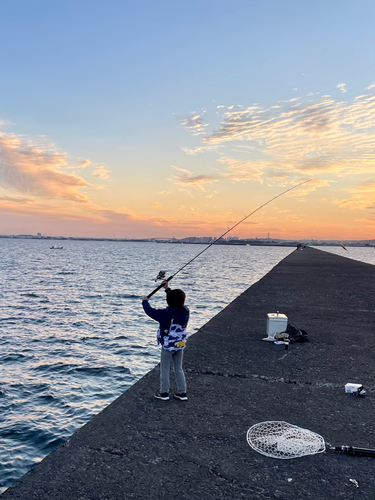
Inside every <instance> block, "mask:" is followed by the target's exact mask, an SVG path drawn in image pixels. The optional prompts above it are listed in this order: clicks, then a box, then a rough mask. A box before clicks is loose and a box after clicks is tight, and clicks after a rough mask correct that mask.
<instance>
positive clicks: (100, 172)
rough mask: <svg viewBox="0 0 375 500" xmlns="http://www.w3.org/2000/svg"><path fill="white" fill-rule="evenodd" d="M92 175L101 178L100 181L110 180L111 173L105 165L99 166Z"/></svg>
mask: <svg viewBox="0 0 375 500" xmlns="http://www.w3.org/2000/svg"><path fill="white" fill-rule="evenodd" d="M92 175H93V176H94V177H99V179H109V171H108V169H107V168H106V167H104V166H103V165H99V166H98V167H96V169H95V170H94V172H93V173H92Z"/></svg>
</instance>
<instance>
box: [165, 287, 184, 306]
mask: <svg viewBox="0 0 375 500" xmlns="http://www.w3.org/2000/svg"><path fill="white" fill-rule="evenodd" d="M167 303H168V305H169V306H170V307H175V308H177V309H180V308H181V307H183V305H184V304H185V292H183V291H182V290H180V289H179V288H175V289H174V290H171V291H170V292H168V293H167Z"/></svg>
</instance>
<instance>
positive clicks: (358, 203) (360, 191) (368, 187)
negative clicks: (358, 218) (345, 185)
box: [334, 179, 375, 210]
mask: <svg viewBox="0 0 375 500" xmlns="http://www.w3.org/2000/svg"><path fill="white" fill-rule="evenodd" d="M349 192H350V193H351V195H352V196H351V198H348V199H345V200H336V201H335V202H334V203H335V204H336V205H338V206H339V207H342V208H349V209H350V210H366V209H374V208H375V179H371V180H368V181H366V182H363V183H362V184H359V185H358V186H355V187H353V188H351V189H350V190H349Z"/></svg>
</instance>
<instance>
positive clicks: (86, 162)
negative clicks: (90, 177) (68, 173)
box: [77, 159, 92, 168]
mask: <svg viewBox="0 0 375 500" xmlns="http://www.w3.org/2000/svg"><path fill="white" fill-rule="evenodd" d="M89 165H92V161H91V160H88V159H85V160H81V161H80V162H78V165H77V167H78V168H86V167H88V166H89Z"/></svg>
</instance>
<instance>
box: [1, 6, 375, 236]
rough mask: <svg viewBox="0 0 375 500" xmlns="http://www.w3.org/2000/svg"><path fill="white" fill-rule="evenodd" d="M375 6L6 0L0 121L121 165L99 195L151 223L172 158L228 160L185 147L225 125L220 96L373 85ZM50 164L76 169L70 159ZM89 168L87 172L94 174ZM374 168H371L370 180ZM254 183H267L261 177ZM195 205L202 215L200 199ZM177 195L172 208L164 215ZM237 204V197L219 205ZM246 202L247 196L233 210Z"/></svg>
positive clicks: (299, 93)
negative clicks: (193, 123) (199, 121)
mask: <svg viewBox="0 0 375 500" xmlns="http://www.w3.org/2000/svg"><path fill="white" fill-rule="evenodd" d="M374 11H375V5H374V3H373V2H370V1H360V2H349V1H340V2H337V1H332V2H330V1H328V2H327V1H325V2H322V1H316V2H300V1H298V2H297V1H285V2H280V1H267V0H265V1H249V0H247V1H232V2H229V1H225V2H224V1H211V0H210V1H199V2H198V1H190V2H172V1H160V2H155V1H153V2H151V1H139V2H126V1H125V2H124V1H121V2H120V1H113V0H112V1H107V2H97V1H82V0H75V1H64V2H55V1H46V0H44V1H40V0H39V1H38V0H35V1H33V2H30V1H17V0H15V1H13V2H6V3H4V4H3V5H2V14H1V18H0V39H1V40H0V43H1V46H2V56H1V61H2V62H1V79H0V92H1V95H2V99H1V104H0V123H2V126H1V129H0V130H1V131H2V132H3V133H4V134H14V135H15V136H16V137H19V138H22V141H23V142H22V141H21V142H22V143H23V144H26V143H27V141H29V142H30V141H32V142H33V144H35V143H38V140H39V142H40V141H41V139H38V138H41V137H43V138H44V139H43V140H44V141H47V142H51V143H53V144H54V146H53V148H52V149H53V150H54V151H55V152H56V151H58V152H60V153H61V152H63V153H64V154H65V155H66V157H67V158H68V160H67V161H68V163H69V162H70V163H71V164H74V162H75V164H77V163H79V162H83V161H84V160H85V159H89V161H90V162H91V166H92V170H91V173H92V172H93V168H94V166H95V168H98V166H99V167H102V169H105V170H106V171H108V172H110V175H109V174H108V176H107V177H106V180H105V182H106V185H105V186H104V185H103V186H102V189H99V188H100V185H96V187H97V188H98V189H96V190H95V189H92V192H91V193H90V195H89V199H90V201H91V202H92V203H94V204H95V205H96V207H97V208H98V207H102V208H104V207H105V206H106V207H107V209H110V210H115V211H117V212H121V213H126V214H130V213H131V214H133V215H132V216H134V217H140V218H143V219H149V222H150V225H149V226H147V227H145V229H144V231H145V232H149V231H151V229H152V224H154V223H155V220H151V219H152V217H153V216H154V213H155V210H151V207H150V209H149V210H148V209H147V206H148V205H147V203H149V202H150V203H151V201H152V203H154V204H155V203H156V204H157V203H161V202H160V201H158V200H157V199H156V198H155V199H153V200H151V201H150V198H151V197H152V196H153V193H154V191H155V190H157V192H162V190H163V188H162V186H163V185H166V186H169V184H168V183H170V181H169V180H168V179H169V178H170V177H171V175H172V173H171V165H173V166H176V167H177V168H180V169H185V170H188V171H190V172H193V173H194V174H195V175H199V174H202V175H206V174H207V171H208V170H209V169H211V170H212V169H215V168H216V165H217V161H218V160H217V155H218V153H217V151H215V152H212V151H206V152H205V154H204V155H200V156H199V155H196V156H195V157H193V156H192V155H189V154H188V155H187V154H186V149H190V150H193V149H194V148H197V147H199V145H201V137H197V135H200V136H202V134H203V132H208V131H210V133H212V132H213V131H215V130H218V129H219V127H220V124H222V123H223V116H222V115H220V111H219V112H218V110H220V109H221V108H218V106H225V107H227V108H228V107H230V106H236V105H240V106H243V107H245V108H246V107H249V106H252V105H253V104H254V103H259V104H260V105H261V106H262V107H263V108H267V109H269V108H272V107H273V106H276V105H277V103H279V102H280V101H288V100H290V99H293V98H296V97H298V98H299V99H301V100H307V99H308V96H309V94H315V95H330V96H332V98H333V99H335V100H336V102H338V101H339V100H340V101H346V102H354V100H355V99H356V98H357V97H358V96H360V95H362V94H363V92H364V91H365V89H366V88H367V87H369V86H370V85H371V84H372V83H373V82H374V80H375V76H374V68H375V65H374V53H375V52H374V38H375V37H374V24H373V20H374ZM340 83H342V84H344V87H341V89H340V88H339V87H337V86H338V85H339V84H340ZM343 90H344V91H345V92H343ZM194 115H200V116H203V115H205V117H206V118H205V119H206V122H207V123H206V125H207V126H206V129H204V130H203V129H202V131H200V134H190V133H188V130H187V128H188V129H189V127H185V126H184V125H186V123H187V122H186V120H188V119H189V117H192V116H194ZM25 141H26V143H25ZM17 147H18V149H19V148H20V147H21V146H20V145H19V146H17ZM42 148H44V149H43V150H44V151H47V150H48V147H47V146H46V144H44V145H43V146H42ZM317 149H319V148H317ZM367 150H368V151H370V150H371V147H369V146H368V145H367V149H366V151H367ZM197 156H198V157H197ZM254 158H255V157H253V159H254ZM237 159H241V160H243V161H245V160H246V155H245V154H244V153H241V154H240V153H238V155H237ZM5 161H6V160H5ZM68 167H69V166H68ZM33 168H34V167H33ZM51 168H53V169H58V171H59V172H62V171H63V170H64V168H65V173H66V172H67V170H66V168H67V167H66V165H65V167H64V166H61V165H59V166H53V167H51ZM69 168H71V167H69ZM35 169H36V170H35ZM35 169H34V170H33V172H35V171H37V170H38V167H37V166H35ZM102 171H103V172H104V170H102ZM202 172H203V173H202ZM86 173H87V170H85V172H84V173H83V171H80V172H79V175H82V176H83V178H85V179H86V182H88V183H92V182H93V179H92V178H90V180H88V179H89V177H85V175H86ZM370 174H371V172H370V171H369V174H368V176H367V177H363V178H361V179H359V180H360V181H361V182H369V181H370V180H371V179H372V177H371V175H370ZM77 175H78V174H77ZM87 175H88V174H87ZM363 175H365V174H363ZM96 177H97V179H101V178H102V179H104V178H105V175H102V176H101V177H100V176H99V177H98V176H96ZM66 180H67V179H66ZM263 181H264V179H263ZM95 182H101V181H98V180H95ZM251 182H252V181H251ZM331 186H332V184H331ZM343 187H345V186H343ZM346 187H348V185H347V186H346ZM2 189H3V191H2V194H3V196H5V195H6V196H20V195H21V194H22V190H20V184H17V183H13V184H10V183H9V182H5V181H4V182H3V183H2ZM79 189H83V190H84V189H86V188H85V187H83V185H81V187H80V188H79ZM87 189H91V188H89V187H87ZM222 189H223V190H222V196H227V197H228V199H229V200H230V199H231V198H232V196H236V193H233V186H227V187H226V188H225V189H224V188H222ZM227 189H228V191H227ZM247 189H248V190H250V192H252V190H254V189H255V191H256V192H257V191H258V190H257V187H256V186H254V185H251V184H249V185H248V186H247ZM167 191H168V192H169V191H170V190H169V188H168V189H166V192H167ZM224 193H227V194H224ZM0 194H1V193H0ZM23 194H32V195H33V196H36V195H38V193H37V191H35V190H34V192H32V193H31V192H30V190H27V189H26V190H25V189H24V192H23ZM44 194H45V193H44ZM50 194H51V193H50ZM177 194H178V195H179V197H181V196H182V195H181V194H179V193H177ZM263 194H264V196H266V197H267V192H266V191H264V193H263ZM269 194H270V196H269V197H272V195H273V192H270V193H269ZM39 196H41V195H39ZM122 196H123V197H124V198H125V199H126V201H125V202H123V200H122ZM188 196H189V197H190V198H191V197H192V196H191V194H190V195H188ZM332 196H333V195H332ZM245 198H246V197H245ZM176 199H178V198H176V197H175V198H174V201H173V203H174V204H175V203H176ZM46 200H47V198H46V199H45V201H46ZM40 201H41V200H40ZM34 202H35V198H34ZM196 203H197V207H198V206H199V207H200V210H201V211H202V213H203V212H204V211H205V208H204V205H203V204H202V203H203V202H202V200H201V201H198V200H196ZM183 204H184V206H187V205H186V200H185V201H184V202H183ZM167 205H168V203H167ZM171 206H173V204H172V203H171V205H170V206H169V207H168V206H166V207H165V212H163V214H164V215H163V217H164V219H163V220H165V221H166V222H165V225H166V226H168V225H171V224H172V222H171V221H170V220H169V221H167V219H166V217H167V215H166V214H167V213H168V212H170V209H171ZM249 208H250V209H251V208H252V207H249ZM210 210H211V211H212V213H213V211H214V210H219V208H218V206H217V205H215V209H214V208H212V207H211V208H210V209H208V211H210ZM228 210H229V203H228V207H225V208H223V210H222V212H221V215H223V214H224V213H228ZM243 210H245V200H244V203H243V205H241V206H239V207H237V209H236V210H233V213H232V215H233V217H234V216H235V214H237V213H238V214H241V215H243ZM151 212H152V213H151ZM245 212H246V210H245ZM221 215H220V217H221ZM202 216H203V215H202ZM12 217H13V219H12V224H13V225H14V221H15V217H16V214H13V215H12ZM220 217H219V218H220ZM332 217H336V215H335V216H334V215H332ZM369 217H370V219H371V217H372V212H371V213H370V214H369ZM21 218H22V217H21ZM20 220H21V219H20ZM36 223H37V222H36V221H35V224H36ZM40 223H41V224H42V219H41V220H40ZM159 223H161V224H163V223H162V222H161V219H160V220H159ZM207 224H208V221H207ZM207 224H206V226H205V230H207ZM21 226H22V229H24V224H23V225H22V224H21ZM21 226H20V229H21ZM13 227H14V226H13ZM30 227H31V228H34V223H33V224H31V225H30ZM49 227H50V226H48V224H47V225H46V231H48V230H49V229H48V228H49ZM77 227H78V226H77ZM192 228H194V225H193V226H192ZM192 228H189V229H186V231H188V232H190V231H191V230H192ZM62 229H64V231H67V230H68V228H67V226H64V228H62ZM166 229H167V228H166ZM77 230H78V229H77ZM264 230H266V228H264ZM129 231H130V233H131V231H132V229H131V228H130V229H129ZM288 231H289V232H290V231H291V229H288ZM1 232H3V231H2V230H1V228H0V233H1ZM111 232H112V231H111ZM151 232H152V231H151ZM182 232H183V231H182ZM333 232H334V231H333ZM333 232H332V234H333Z"/></svg>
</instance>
